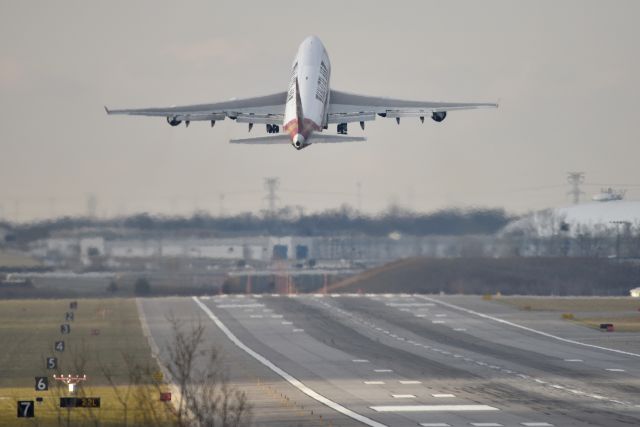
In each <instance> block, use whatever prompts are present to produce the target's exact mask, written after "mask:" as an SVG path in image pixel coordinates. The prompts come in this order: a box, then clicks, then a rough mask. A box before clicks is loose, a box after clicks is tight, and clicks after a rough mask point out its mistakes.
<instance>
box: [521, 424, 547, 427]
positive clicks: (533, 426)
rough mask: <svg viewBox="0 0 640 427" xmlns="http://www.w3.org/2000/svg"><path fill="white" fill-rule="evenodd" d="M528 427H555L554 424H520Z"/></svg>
mask: <svg viewBox="0 0 640 427" xmlns="http://www.w3.org/2000/svg"><path fill="white" fill-rule="evenodd" d="M520 424H521V425H523V426H526V427H553V424H549V423H520Z"/></svg>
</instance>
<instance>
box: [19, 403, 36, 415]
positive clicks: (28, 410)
mask: <svg viewBox="0 0 640 427" xmlns="http://www.w3.org/2000/svg"><path fill="white" fill-rule="evenodd" d="M33 417H35V411H34V409H33V400H18V418H33Z"/></svg>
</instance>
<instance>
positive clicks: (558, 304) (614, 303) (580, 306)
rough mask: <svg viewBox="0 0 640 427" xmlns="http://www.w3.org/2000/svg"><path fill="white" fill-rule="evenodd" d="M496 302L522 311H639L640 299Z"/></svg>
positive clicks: (509, 299) (507, 299) (511, 299)
mask: <svg viewBox="0 0 640 427" xmlns="http://www.w3.org/2000/svg"><path fill="white" fill-rule="evenodd" d="M496 301H499V302H501V303H504V304H509V305H513V306H516V307H518V308H519V309H521V310H540V311H561V312H573V311H636V312H637V311H638V309H639V308H640V299H636V298H631V297H505V296H503V297H500V298H497V299H496Z"/></svg>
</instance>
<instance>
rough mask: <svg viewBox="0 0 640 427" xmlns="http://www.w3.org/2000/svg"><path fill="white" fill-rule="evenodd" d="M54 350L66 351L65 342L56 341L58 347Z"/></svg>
mask: <svg viewBox="0 0 640 427" xmlns="http://www.w3.org/2000/svg"><path fill="white" fill-rule="evenodd" d="M53 348H54V349H55V351H64V341H56V345H55V346H54V347H53Z"/></svg>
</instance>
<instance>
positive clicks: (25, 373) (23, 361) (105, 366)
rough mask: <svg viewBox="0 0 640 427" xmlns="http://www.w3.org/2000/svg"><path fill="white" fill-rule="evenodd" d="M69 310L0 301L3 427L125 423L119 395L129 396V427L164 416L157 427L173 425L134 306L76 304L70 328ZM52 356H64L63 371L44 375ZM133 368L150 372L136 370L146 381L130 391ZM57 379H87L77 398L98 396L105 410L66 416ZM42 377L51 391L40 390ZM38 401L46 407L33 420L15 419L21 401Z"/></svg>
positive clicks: (52, 303) (62, 305)
mask: <svg viewBox="0 0 640 427" xmlns="http://www.w3.org/2000/svg"><path fill="white" fill-rule="evenodd" d="M67 311H71V310H69V300H12V301H0V348H2V350H1V351H0V426H20V425H27V426H59V425H60V426H66V425H72V426H83V425H87V426H88V425H91V426H116V425H124V423H125V419H124V416H125V411H124V409H123V408H124V405H123V403H122V402H119V400H118V397H119V396H120V397H122V398H124V396H125V394H126V393H128V398H127V399H125V402H126V403H127V406H128V408H130V409H128V411H127V423H128V425H148V424H151V423H146V422H145V421H144V420H143V419H142V418H143V417H144V416H150V415H158V416H159V417H160V420H159V421H158V420H156V421H158V422H155V423H153V424H152V425H158V424H160V425H162V424H165V425H169V415H168V414H169V413H168V408H166V407H165V406H164V404H161V403H160V402H159V395H158V389H157V384H154V383H155V381H154V380H153V379H152V378H151V375H150V374H149V373H150V372H153V371H154V370H155V369H156V366H155V364H154V363H155V362H154V361H153V360H152V358H151V352H150V349H149V346H148V344H147V340H146V338H145V337H144V336H143V333H142V329H141V326H140V322H139V319H138V315H137V308H136V304H135V300H134V299H100V300H97V299H96V300H88V299H86V300H78V308H77V310H74V320H73V321H69V322H65V313H66V312H67ZM63 323H69V324H70V326H71V333H70V334H65V335H62V334H61V332H60V325H61V324H63ZM58 340H64V342H65V350H64V352H57V351H55V350H54V343H55V341H58ZM123 356H126V358H125V357H123ZM47 357H57V358H58V368H57V369H54V370H49V369H46V366H45V364H46V358H47ZM125 360H128V362H126V361H125ZM134 365H140V366H145V367H148V369H146V370H144V372H143V371H142V370H136V371H135V372H138V373H141V372H142V376H141V378H140V379H139V380H138V381H137V385H136V386H130V385H129V384H131V381H130V371H131V369H129V367H131V366H134ZM53 374H58V375H59V374H65V375H66V374H86V375H87V377H88V379H87V381H86V382H85V383H84V384H83V385H82V387H81V388H79V390H78V392H77V395H78V396H82V395H85V396H92V397H100V398H101V408H100V409H82V408H77V409H72V410H70V411H69V412H67V410H66V409H65V410H60V409H59V408H58V403H59V399H58V398H59V397H60V396H65V395H68V393H67V390H66V386H63V385H60V384H59V383H58V382H57V381H54V380H53V378H52V376H53ZM105 374H110V376H111V378H112V382H113V383H114V384H115V386H112V385H111V384H110V383H109V381H108V380H107V376H106V375H105ZM36 376H47V377H48V378H49V390H48V391H41V392H36V391H35V377H36ZM36 397H42V398H43V399H44V401H43V402H42V403H36V405H35V418H31V419H26V418H17V417H16V412H17V408H16V401H17V400H35V398H36ZM61 411H62V412H61ZM67 416H69V420H67ZM67 421H68V423H67ZM165 421H166V422H165Z"/></svg>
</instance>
